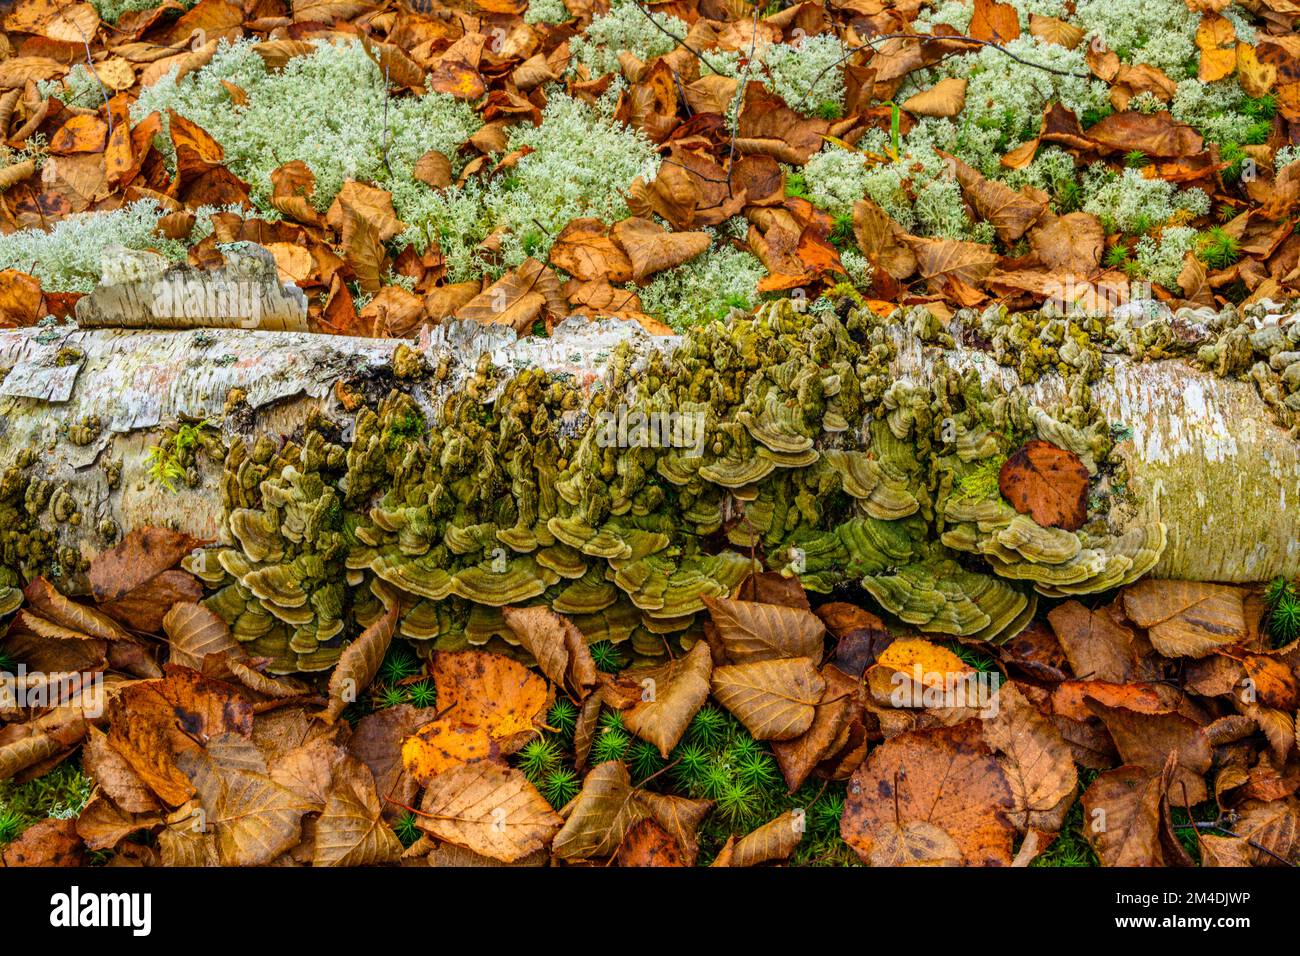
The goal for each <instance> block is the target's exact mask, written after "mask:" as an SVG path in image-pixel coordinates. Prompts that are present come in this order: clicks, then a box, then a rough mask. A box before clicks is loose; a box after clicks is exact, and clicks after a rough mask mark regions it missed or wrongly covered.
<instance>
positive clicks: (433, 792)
mask: <svg viewBox="0 0 1300 956" xmlns="http://www.w3.org/2000/svg"><path fill="white" fill-rule="evenodd" d="M416 822H417V823H418V824H419V827H420V829H422V830H424V831H425V832H426V833H429V834H432V835H433V836H435V837H437V838H438V839H439V840H445V841H446V842H448V843H454V844H456V845H457V846H461V847H464V848H466V849H468V850H473V851H474V852H475V853H481V854H483V855H484V856H490V857H492V858H493V859H495V860H500V861H502V862H503V863H513V862H514V861H516V860H519V859H522V858H523V857H526V856H528V855H529V854H530V853H533V852H535V851H537V850H540V849H543V848H544V847H546V846H548V845H550V843H551V840H552V838H553V837H555V835H556V833H557V832H558V831H559V830H560V827H561V825H562V824H563V823H564V821H563V820H562V819H561V818H560V816H559V815H558V814H557V813H556V812H555V811H554V810H552V809H551V807H550V804H548V803H547V802H546V800H545V798H543V797H542V795H541V794H540V793H538V792H537V788H536V787H534V786H533V785H532V784H531V783H529V782H528V778H527V777H525V776H524V775H523V773H521V772H520V771H518V770H515V769H514V768H513V767H504V766H502V765H500V764H498V763H493V762H491V761H480V762H478V763H472V764H465V765H463V766H460V767H453V768H452V769H450V770H448V771H446V772H445V773H442V774H439V775H438V776H436V777H434V778H433V779H432V780H431V781H430V782H429V785H428V787H427V789H426V790H425V791H424V797H423V798H422V799H421V801H420V813H419V814H418V815H417V818H416Z"/></svg>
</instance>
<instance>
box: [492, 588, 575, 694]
mask: <svg viewBox="0 0 1300 956" xmlns="http://www.w3.org/2000/svg"><path fill="white" fill-rule="evenodd" d="M501 611H502V614H503V615H504V616H505V619H506V625H507V626H508V627H509V628H510V630H512V631H513V632H514V633H515V636H516V637H518V638H519V641H520V643H521V644H523V646H524V647H525V648H526V649H527V650H528V653H530V654H532V655H533V658H534V659H535V660H536V661H537V666H538V667H539V668H541V671H542V673H543V674H545V675H546V676H547V677H548V678H549V679H550V680H551V681H553V682H554V683H556V684H558V685H559V686H561V687H566V688H568V690H569V691H570V692H571V693H572V694H573V695H574V696H575V697H579V698H582V697H586V696H587V693H588V692H589V691H590V690H591V688H593V687H595V686H596V674H597V672H596V665H595V662H594V661H592V659H591V651H590V649H589V648H588V646H587V639H586V638H585V637H584V636H583V634H582V632H581V631H580V630H578V628H577V626H576V625H575V624H574V623H573V622H572V621H570V620H569V619H568V618H567V617H563V616H562V615H559V614H556V613H555V612H554V611H552V610H551V609H550V608H548V607H545V606H544V605H538V606H536V607H527V608H518V607H506V608H502V609H501Z"/></svg>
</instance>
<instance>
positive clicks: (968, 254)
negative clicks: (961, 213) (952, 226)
mask: <svg viewBox="0 0 1300 956" xmlns="http://www.w3.org/2000/svg"><path fill="white" fill-rule="evenodd" d="M905 241H906V242H907V244H908V246H909V247H911V250H912V253H913V254H914V255H915V256H916V263H917V268H918V270H919V271H920V273H921V277H922V278H923V279H926V280H931V281H930V287H931V289H934V290H936V291H941V290H942V287H943V281H942V280H945V279H956V280H957V281H959V282H962V283H964V284H966V285H969V286H972V287H974V288H978V287H979V285H980V283H981V282H982V281H983V280H984V278H985V277H986V276H987V275H988V274H989V273H990V272H992V271H993V267H994V266H995V265H996V264H997V261H998V257H997V254H996V253H994V252H993V251H992V250H991V249H990V248H989V247H988V246H986V245H984V244H983V243H980V242H963V241H962V240H960V239H921V238H918V237H916V236H906V237H905Z"/></svg>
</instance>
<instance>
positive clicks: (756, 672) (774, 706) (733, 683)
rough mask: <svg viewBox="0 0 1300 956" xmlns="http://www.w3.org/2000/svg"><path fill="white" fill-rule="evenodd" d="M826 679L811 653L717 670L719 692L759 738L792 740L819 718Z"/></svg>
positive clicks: (716, 692)
mask: <svg viewBox="0 0 1300 956" xmlns="http://www.w3.org/2000/svg"><path fill="white" fill-rule="evenodd" d="M825 689H826V682H825V681H824V680H823V679H822V677H821V675H820V674H818V673H817V671H816V669H815V668H814V667H813V665H812V662H811V661H809V660H808V658H806V657H792V658H782V659H779V660H763V661H755V662H753V663H749V664H734V665H730V666H727V667H718V668H715V669H714V671H713V696H714V697H716V698H717V699H718V703H720V704H722V706H723V707H726V708H727V709H728V710H729V711H731V712H732V713H733V714H735V715H736V717H737V718H738V719H739V720H740V722H741V723H742V724H744V725H745V728H746V729H747V730H748V731H749V732H750V734H752V735H753V737H754V739H755V740H791V739H793V738H795V737H798V736H799V735H800V734H802V733H803V732H804V731H806V730H807V729H808V728H809V726H811V724H812V721H813V716H814V714H815V713H816V705H817V703H818V702H819V701H820V700H821V695H822V692H823V691H824V690H825Z"/></svg>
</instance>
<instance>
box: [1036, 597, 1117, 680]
mask: <svg viewBox="0 0 1300 956" xmlns="http://www.w3.org/2000/svg"><path fill="white" fill-rule="evenodd" d="M1047 620H1048V621H1049V622H1050V623H1051V625H1052V632H1053V633H1054V634H1055V635H1056V638H1057V640H1058V641H1060V644H1061V647H1062V648H1063V649H1064V651H1065V655H1066V657H1068V658H1069V660H1070V669H1071V670H1072V671H1073V672H1074V674H1075V676H1076V677H1079V678H1080V679H1082V680H1099V681H1108V682H1110V683H1114V684H1123V683H1127V682H1128V681H1130V680H1133V679H1134V678H1136V677H1137V676H1138V671H1139V669H1138V653H1137V649H1136V647H1135V643H1136V641H1137V635H1136V634H1135V633H1134V632H1133V630H1132V629H1131V628H1129V627H1127V626H1125V625H1124V624H1122V623H1120V622H1118V621H1116V619H1115V616H1114V615H1113V614H1111V613H1109V612H1108V611H1107V610H1106V609H1104V608H1102V609H1098V610H1095V611H1094V610H1089V609H1088V608H1087V607H1085V606H1084V605H1082V604H1080V603H1079V602H1078V601H1066V602H1065V603H1064V604H1058V605H1057V606H1056V607H1054V608H1052V610H1051V611H1049V612H1048V614H1047Z"/></svg>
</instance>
